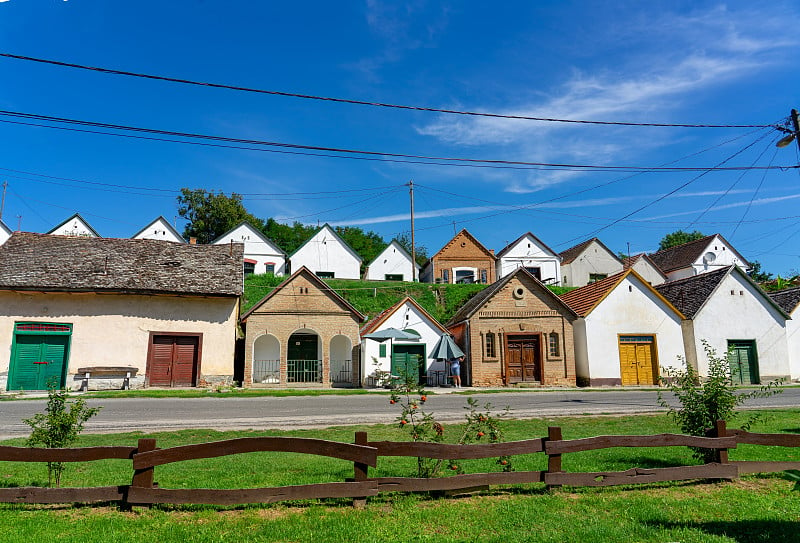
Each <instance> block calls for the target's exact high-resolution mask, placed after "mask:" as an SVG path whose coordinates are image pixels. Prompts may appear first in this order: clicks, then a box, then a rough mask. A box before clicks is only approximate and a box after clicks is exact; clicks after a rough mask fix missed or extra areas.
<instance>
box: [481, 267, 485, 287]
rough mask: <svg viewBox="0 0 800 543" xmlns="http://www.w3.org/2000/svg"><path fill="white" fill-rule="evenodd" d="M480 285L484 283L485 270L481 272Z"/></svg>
mask: <svg viewBox="0 0 800 543" xmlns="http://www.w3.org/2000/svg"><path fill="white" fill-rule="evenodd" d="M481 283H484V284H485V283H486V270H481Z"/></svg>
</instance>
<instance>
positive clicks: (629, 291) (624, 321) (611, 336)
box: [574, 275, 684, 379]
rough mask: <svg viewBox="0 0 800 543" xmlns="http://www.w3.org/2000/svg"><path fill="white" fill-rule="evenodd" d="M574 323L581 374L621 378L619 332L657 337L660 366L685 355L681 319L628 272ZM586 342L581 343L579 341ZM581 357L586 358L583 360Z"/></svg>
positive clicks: (604, 377) (675, 361)
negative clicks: (596, 304)
mask: <svg viewBox="0 0 800 543" xmlns="http://www.w3.org/2000/svg"><path fill="white" fill-rule="evenodd" d="M580 320H583V321H585V324H584V325H585V329H586V330H585V332H580V333H579V330H580V329H581V328H582V326H578V325H576V326H575V329H574V330H575V342H576V345H575V358H576V370H577V371H578V372H580V371H585V368H588V375H582V374H581V373H578V376H580V377H589V378H591V379H621V372H620V361H619V335H620V334H622V335H647V336H650V335H652V336H655V342H656V352H657V360H658V365H659V368H661V367H665V366H675V365H677V360H678V356H683V354H684V351H683V339H682V336H681V318H680V316H679V315H678V314H677V313H675V312H674V311H673V310H671V309H670V308H669V306H668V305H667V304H665V303H664V302H663V300H661V299H660V298H659V297H658V296H656V294H655V293H654V292H652V291H651V290H650V289H648V288H647V287H646V286H645V285H644V284H643V283H642V282H641V281H639V280H638V279H636V278H635V277H632V276H631V275H628V276H627V277H626V278H625V279H624V280H623V281H622V282H621V283H620V284H619V285H617V287H616V288H615V289H614V290H613V291H612V292H611V293H610V294H609V295H608V296H606V298H605V299H604V300H603V301H602V302H601V303H600V305H598V306H597V307H596V308H595V309H594V310H593V311H592V312H591V313H589V315H588V316H587V317H586V318H585V319H580ZM579 337H580V341H585V346H584V345H580V346H579V345H578V341H579ZM582 357H583V358H584V359H582Z"/></svg>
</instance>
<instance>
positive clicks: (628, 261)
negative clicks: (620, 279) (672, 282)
mask: <svg viewBox="0 0 800 543" xmlns="http://www.w3.org/2000/svg"><path fill="white" fill-rule="evenodd" d="M639 261H642V262H647V263H648V264H650V266H652V267H653V269H654V270H655V271H657V272H658V273H659V274H660V275H661V276H662V277H663V278H664V279H665V280H666V279H667V276H666V274H665V273H664V272H663V271H661V268H659V267H658V265H657V264H656V263H655V262H653V259H652V258H650V256H649V255H648V254H646V253H639V254H638V255H633V256H629V257H627V258H623V259H622V267H623V268H625V269H626V270H627V269H628V268H633V267H634V266H636V264H638V263H639Z"/></svg>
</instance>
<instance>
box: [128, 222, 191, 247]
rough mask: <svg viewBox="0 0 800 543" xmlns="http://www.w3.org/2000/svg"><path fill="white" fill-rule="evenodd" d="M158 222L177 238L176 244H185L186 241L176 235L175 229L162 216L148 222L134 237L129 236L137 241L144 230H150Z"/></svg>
mask: <svg viewBox="0 0 800 543" xmlns="http://www.w3.org/2000/svg"><path fill="white" fill-rule="evenodd" d="M159 222H160V223H161V224H163V225H164V226H165V227H166V228H167V230H169V231H170V232H171V233H172V234H173V235H174V236H175V237H176V238H178V239H179V240H180V241H179V242H177V243H186V240H185V239H184V238H183V236H182V235H180V233H178V231H177V230H175V227H174V226H172V225H171V224H170V223H169V221H168V220H167V219H165V218H164V215H159V216H158V217H156V218H155V219H153V220H152V221H150V224H148V225H147V226H145V227H144V228H142V229H141V230H139V231H138V232H136V233H135V234H134V235H132V236H131V238H132V239H137V238H136V236H138V235H140V234H143V233H144V231H145V230H147V229H148V228H151V227H152V226H153V225H154V224H156V223H159Z"/></svg>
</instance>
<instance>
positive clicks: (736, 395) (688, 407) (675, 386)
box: [658, 340, 782, 463]
mask: <svg viewBox="0 0 800 543" xmlns="http://www.w3.org/2000/svg"><path fill="white" fill-rule="evenodd" d="M702 343H703V350H704V351H705V354H706V358H707V359H708V376H707V377H706V378H701V377H700V375H699V374H698V373H697V370H696V369H695V368H693V367H692V366H691V364H686V363H685V361H684V367H683V368H672V367H670V368H665V369H664V376H662V377H661V382H662V384H664V385H666V387H667V390H669V391H670V392H672V394H674V395H675V398H677V400H678V402H679V403H680V407H674V406H672V405H671V404H670V403H669V402H668V401H667V399H666V398H665V397H664V395H663V394H662V393H661V392H659V393H658V403H659V404H660V405H661V406H662V407H666V408H667V413H668V414H669V415H670V416H671V417H672V419H673V420H674V421H675V423H676V424H677V425H678V426H679V427H680V429H681V431H682V432H683V433H685V434H688V435H692V436H700V437H704V436H706V435H708V432H709V431H710V430H711V429H712V428H713V427H714V423H715V422H716V421H718V420H724V421H726V422H730V421H731V420H733V419H735V418H737V416H740V415H741V413H740V411H739V409H738V407H739V406H740V405H742V404H743V403H745V402H746V401H748V400H751V399H754V398H766V397H768V396H772V395H774V394H778V393H780V392H782V390H781V389H780V388H779V387H780V384H781V380H777V381H771V382H769V383H768V384H766V385H764V386H762V387H760V388H759V389H758V390H750V391H747V392H745V391H737V388H736V384H735V382H734V377H735V376H736V371H737V370H735V369H734V368H733V367H732V366H731V361H730V357H731V353H728V354H727V356H717V352H716V350H715V349H714V348H713V347H711V346H710V345H709V344H708V342H706V341H705V340H703V341H702ZM740 418H741V419H742V422H741V423H740V427H741V428H742V429H743V430H747V429H749V428H750V427H751V426H752V425H753V424H754V423H755V422H756V421H757V420H759V418H760V416H759V414H758V413H751V414H749V415H747V416H746V417H740ZM692 451H693V456H694V457H695V458H697V459H698V460H701V461H703V462H706V463H708V462H714V461H715V460H716V458H717V455H716V451H715V450H714V449H703V448H694V447H693V448H692Z"/></svg>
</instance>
